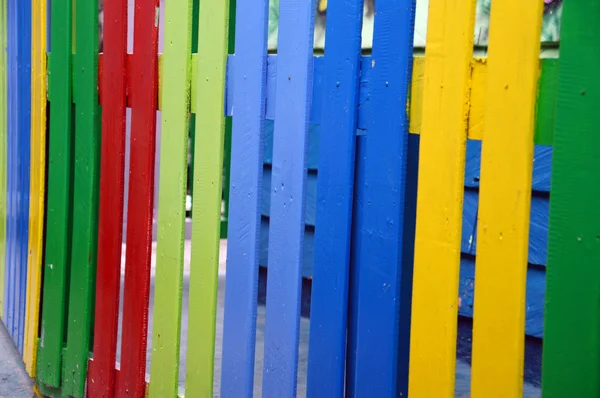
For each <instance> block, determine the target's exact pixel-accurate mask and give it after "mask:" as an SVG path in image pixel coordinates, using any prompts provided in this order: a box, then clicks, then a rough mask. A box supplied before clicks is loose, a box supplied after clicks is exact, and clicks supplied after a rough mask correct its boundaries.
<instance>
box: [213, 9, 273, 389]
mask: <svg viewBox="0 0 600 398" xmlns="http://www.w3.org/2000/svg"><path fill="white" fill-rule="evenodd" d="M268 9H269V2H268V0H260V1H253V0H237V3H236V15H237V18H236V26H235V29H236V30H235V49H236V58H237V59H238V60H239V61H240V64H241V65H243V68H237V69H236V70H235V71H232V70H231V69H230V70H229V72H228V75H229V76H231V77H232V79H233V85H229V86H232V88H233V93H234V95H235V98H236V104H235V105H236V106H235V115H234V116H233V127H232V142H231V166H230V167H231V168H230V170H231V171H230V173H231V174H230V185H231V189H230V196H229V235H228V239H229V242H228V248H227V276H226V284H227V289H226V291H225V314H224V325H223V359H222V367H221V369H222V370H223V371H222V374H221V396H222V397H224V398H241V397H252V391H253V386H254V347H255V343H256V314H257V309H256V306H257V294H258V258H259V250H260V243H259V242H260V226H261V224H260V222H261V219H260V209H261V195H262V192H261V181H262V173H263V141H264V115H265V106H266V104H265V101H266V73H267V65H266V61H267V59H266V55H267V21H268ZM229 105H231V106H232V108H233V104H232V103H231V101H229Z"/></svg>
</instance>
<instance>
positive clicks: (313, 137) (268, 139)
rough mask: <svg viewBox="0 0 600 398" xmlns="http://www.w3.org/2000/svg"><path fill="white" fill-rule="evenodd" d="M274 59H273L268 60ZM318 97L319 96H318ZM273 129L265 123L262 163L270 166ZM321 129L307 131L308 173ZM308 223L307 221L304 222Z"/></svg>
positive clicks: (270, 122)
mask: <svg viewBox="0 0 600 398" xmlns="http://www.w3.org/2000/svg"><path fill="white" fill-rule="evenodd" d="M322 58H323V57H321V58H315V62H316V63H317V64H318V63H320V62H319V60H320V59H322ZM269 59H274V58H269ZM313 93H314V94H313V98H314V100H313V111H314V110H315V105H314V103H315V102H316V98H315V97H314V95H317V93H318V91H316V90H314V91H313ZM319 96H320V95H319ZM274 129H275V123H273V120H266V121H265V151H264V153H265V156H264V162H265V165H271V164H272V163H273V131H274ZM321 129H322V126H321V125H320V124H311V125H310V128H309V131H308V159H307V165H306V166H307V167H308V170H309V171H316V170H317V167H318V164H319V145H320V137H321V135H320V134H321V133H320V132H321ZM306 222H307V223H308V220H306Z"/></svg>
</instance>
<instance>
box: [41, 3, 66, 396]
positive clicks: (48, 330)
mask: <svg viewBox="0 0 600 398" xmlns="http://www.w3.org/2000/svg"><path fill="white" fill-rule="evenodd" d="M71 5H72V2H71V0H53V1H52V3H51V7H52V8H51V15H52V24H51V28H50V29H51V30H50V40H51V46H52V62H50V63H49V82H48V84H49V87H50V90H49V95H50V97H49V99H50V103H51V105H50V130H49V138H48V146H49V147H48V188H47V190H48V194H47V195H48V197H47V205H46V206H47V207H46V208H47V216H46V230H47V231H52V233H49V234H47V236H46V242H45V259H44V282H43V290H42V328H41V331H40V342H39V344H40V346H39V351H38V366H37V379H38V382H39V383H41V384H47V385H49V386H52V387H59V386H60V379H61V369H62V348H63V341H64V338H65V320H66V301H67V295H66V293H67V283H68V275H69V269H70V252H71V249H70V248H71V218H72V209H71V206H72V194H71V191H72V176H71V173H72V157H73V153H72V150H73V144H72V139H73V137H72V134H73V133H72V120H71V117H72V98H71V81H72V80H71V76H72V73H71V34H72V31H71V11H72V6H71Z"/></svg>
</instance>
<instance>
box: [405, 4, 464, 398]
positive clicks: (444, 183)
mask: <svg viewBox="0 0 600 398" xmlns="http://www.w3.org/2000/svg"><path fill="white" fill-rule="evenodd" d="M428 18H429V19H428V20H429V23H428V31H427V40H428V44H429V45H428V46H427V48H426V50H425V71H426V74H427V78H426V79H425V81H424V83H423V106H422V107H423V114H422V124H421V149H420V153H419V190H418V194H417V198H418V199H417V219H416V225H417V227H416V235H415V260H414V277H413V281H414V282H413V293H412V312H411V332H410V335H411V346H410V372H409V389H408V391H409V394H410V395H411V397H440V398H441V397H448V398H449V397H454V382H455V370H456V335H457V315H458V299H459V295H458V287H459V285H458V281H459V275H460V255H461V243H462V220H463V198H464V179H465V177H464V175H465V157H466V146H467V120H468V111H469V109H468V108H469V89H470V86H469V80H470V76H471V58H472V54H473V35H471V34H469V33H470V32H472V31H473V29H474V23H475V1H464V2H459V3H454V2H452V1H448V0H435V1H433V0H432V1H431V2H430V3H429V17H428ZM465 38H467V39H466V40H465Z"/></svg>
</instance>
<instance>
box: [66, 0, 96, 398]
mask: <svg viewBox="0 0 600 398" xmlns="http://www.w3.org/2000/svg"><path fill="white" fill-rule="evenodd" d="M76 4H77V7H76V10H75V17H76V21H77V24H76V25H77V26H76V35H77V44H76V46H77V47H76V53H77V60H76V61H77V62H76V63H75V64H74V68H73V69H74V70H75V75H74V76H75V81H76V82H77V83H76V86H75V89H76V90H75V91H74V94H73V95H74V103H75V110H76V116H75V140H74V149H75V164H74V182H73V240H72V245H71V275H70V281H69V283H70V284H69V312H68V330H67V344H66V352H65V355H64V368H63V371H64V373H63V378H62V387H63V393H64V394H70V395H72V396H74V397H83V395H84V391H85V381H86V376H87V364H88V357H89V351H90V349H91V340H90V338H91V327H92V322H93V314H94V296H95V293H94V292H95V285H96V284H95V275H96V262H97V251H98V250H97V247H98V246H97V245H98V196H99V175H100V129H99V128H98V127H99V126H98V121H99V116H100V114H99V109H98V88H97V82H98V64H97V62H98V0H76Z"/></svg>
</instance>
